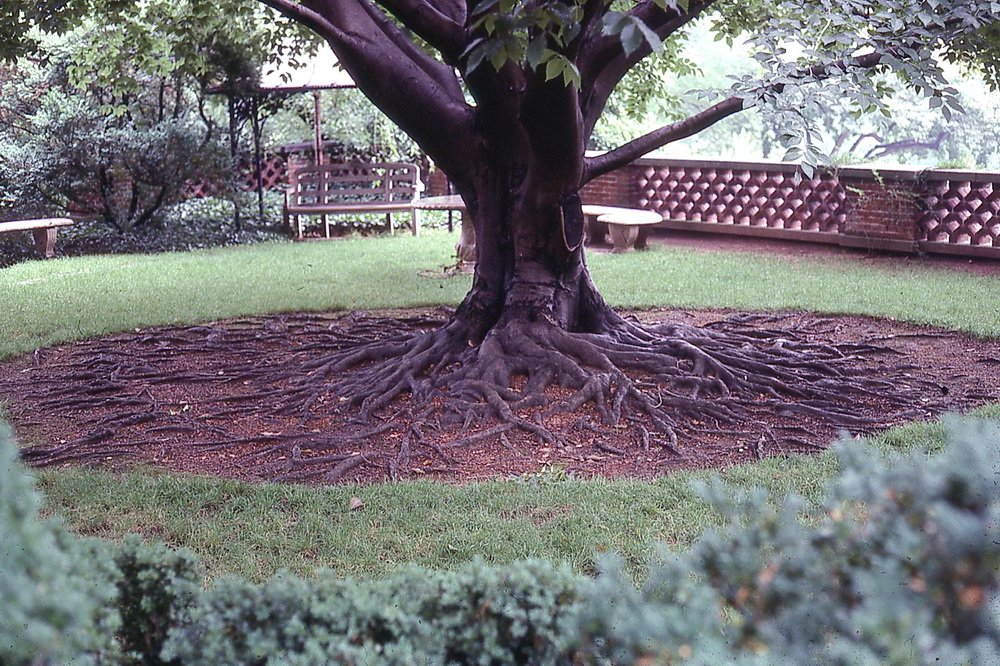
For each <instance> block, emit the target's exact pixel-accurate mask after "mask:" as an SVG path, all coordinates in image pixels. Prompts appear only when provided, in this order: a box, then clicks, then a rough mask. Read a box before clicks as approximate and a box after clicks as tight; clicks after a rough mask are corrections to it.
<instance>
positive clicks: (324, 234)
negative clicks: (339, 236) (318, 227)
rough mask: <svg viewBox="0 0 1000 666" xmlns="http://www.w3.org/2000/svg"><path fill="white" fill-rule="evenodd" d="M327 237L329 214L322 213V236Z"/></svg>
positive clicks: (328, 234)
mask: <svg viewBox="0 0 1000 666" xmlns="http://www.w3.org/2000/svg"><path fill="white" fill-rule="evenodd" d="M329 237H330V216H329V215H324V216H323V238H329Z"/></svg>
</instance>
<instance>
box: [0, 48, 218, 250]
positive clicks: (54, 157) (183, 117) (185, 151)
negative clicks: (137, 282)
mask: <svg viewBox="0 0 1000 666" xmlns="http://www.w3.org/2000/svg"><path fill="white" fill-rule="evenodd" d="M77 48H78V47H77V45H76V43H75V41H74V38H72V37H71V38H68V39H67V40H66V42H65V43H63V44H56V45H52V46H51V48H50V51H49V53H48V55H47V59H46V61H45V62H46V65H45V66H44V67H42V66H38V65H34V64H30V63H27V62H21V63H19V64H18V65H17V66H16V67H15V68H12V72H13V74H12V75H10V74H9V75H8V76H9V79H8V81H7V82H6V85H3V86H0V89H2V90H3V95H2V96H0V129H3V131H2V132H0V184H2V185H4V187H2V188H0V189H2V190H3V194H2V197H3V200H0V208H5V209H6V213H5V214H7V215H10V216H15V217H28V216H42V215H46V214H58V215H65V214H66V211H67V209H73V210H74V211H76V212H77V213H80V214H83V215H86V216H92V217H96V218H97V219H100V220H102V221H103V222H104V223H106V224H108V225H110V226H112V227H114V228H115V229H116V230H118V231H120V232H121V231H128V230H131V229H133V228H141V227H145V226H150V225H151V224H153V223H154V222H157V221H162V212H163V210H164V208H165V207H166V206H169V205H170V204H172V203H175V202H177V201H180V200H182V199H183V198H184V197H185V196H186V195H187V191H188V187H189V183H190V182H192V181H194V180H197V179H209V180H213V181H217V182H226V181H227V180H231V177H230V175H229V174H231V162H230V160H229V157H228V153H227V151H226V150H225V148H224V145H223V143H222V140H221V132H220V131H219V130H218V128H217V127H216V123H215V122H214V121H213V120H211V118H210V116H209V115H207V114H206V113H205V109H204V99H203V94H202V93H201V92H200V90H199V89H198V87H197V86H196V85H195V84H194V82H192V81H190V80H188V79H185V78H184V77H181V76H179V75H178V76H174V77H164V76H161V75H158V74H156V73H144V72H136V73H135V77H134V78H135V81H136V86H137V87H136V90H134V91H130V92H129V93H128V94H125V93H118V92H116V91H114V90H111V89H104V88H101V87H100V86H99V85H97V84H96V83H93V82H90V83H88V85H87V86H86V87H84V86H83V85H82V84H78V83H76V82H74V80H73V77H72V76H71V75H70V73H69V72H70V70H71V69H72V68H73V67H75V66H77V65H76V64H75V63H76V60H77V58H76V50H75V49H77ZM77 78H80V77H77ZM82 80H85V81H90V78H89V77H86V76H83V77H82Z"/></svg>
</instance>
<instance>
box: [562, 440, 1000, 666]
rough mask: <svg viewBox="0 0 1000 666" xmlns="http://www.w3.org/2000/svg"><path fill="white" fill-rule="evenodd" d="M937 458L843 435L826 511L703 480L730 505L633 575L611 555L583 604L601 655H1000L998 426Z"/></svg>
mask: <svg viewBox="0 0 1000 666" xmlns="http://www.w3.org/2000/svg"><path fill="white" fill-rule="evenodd" d="M948 431H949V433H950V437H949V440H950V442H949V445H948V446H947V447H946V448H945V450H944V452H943V453H941V454H939V455H938V456H936V457H935V458H934V459H933V460H928V459H927V458H926V457H925V456H924V455H922V454H919V453H913V454H910V455H909V456H905V457H902V456H898V457H892V458H888V459H886V458H882V457H879V456H876V455H872V451H871V449H870V448H868V447H865V446H863V445H861V444H858V443H853V442H852V443H847V444H844V445H841V446H840V447H839V448H838V452H839V453H838V455H839V458H840V463H841V468H842V472H841V474H840V476H839V478H838V479H836V480H835V481H834V482H833V483H832V484H831V485H830V487H829V490H828V493H827V497H826V500H825V502H824V503H823V505H822V507H821V508H820V509H818V510H812V511H810V510H807V508H806V503H805V501H804V500H803V499H801V498H798V497H794V496H792V497H786V498H784V499H782V500H780V501H778V500H774V499H772V498H769V497H768V496H767V495H766V494H765V493H763V492H761V491H740V492H734V491H733V490H731V489H728V488H726V487H725V486H724V485H722V484H720V483H714V484H710V485H707V486H706V487H704V488H703V489H702V491H703V492H704V493H705V495H706V496H707V497H708V498H709V499H710V500H711V501H712V502H713V504H714V505H715V507H716V508H717V509H718V510H719V511H720V512H721V513H722V515H723V516H724V518H725V525H724V526H723V527H722V528H720V529H717V530H711V531H709V532H707V533H705V534H704V535H703V536H702V537H701V538H700V539H699V540H698V541H697V542H696V543H695V544H694V545H693V547H692V548H691V549H690V550H689V551H686V552H684V553H680V554H676V555H672V556H665V557H664V558H663V560H662V562H660V563H659V564H657V565H655V566H654V567H652V568H651V570H650V572H649V578H648V581H647V582H646V583H645V584H644V585H643V586H642V587H641V588H638V589H637V588H636V587H635V586H634V585H633V583H632V581H631V580H630V579H629V578H628V576H626V575H625V574H624V573H623V569H622V566H621V564H620V562H617V561H614V560H611V561H607V562H605V563H604V571H603V574H602V575H601V576H599V577H598V579H597V580H596V581H595V583H594V585H592V586H588V587H586V588H585V590H584V592H583V593H582V600H581V604H580V607H581V609H582V611H581V617H580V630H581V635H582V636H583V637H584V640H583V642H582V643H581V649H582V650H583V651H584V652H586V653H587V654H588V655H589V656H588V659H589V660H590V661H592V662H594V663H638V662H642V661H644V660H645V661H648V662H650V663H666V664H672V663H682V662H685V661H688V660H690V663H699V664H700V663H734V664H758V663H759V664H778V663H781V664H786V663H787V664H806V663H820V664H845V665H846V664H871V665H872V666H874V665H876V664H878V665H899V666H911V665H915V664H974V665H982V666H987V665H990V664H1000V594H998V578H1000V427H998V425H997V424H996V423H986V422H980V423H966V424H964V425H962V426H959V425H958V424H957V423H952V424H950V426H949V428H948Z"/></svg>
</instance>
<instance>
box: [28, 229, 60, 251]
mask: <svg viewBox="0 0 1000 666" xmlns="http://www.w3.org/2000/svg"><path fill="white" fill-rule="evenodd" d="M58 233H59V230H58V229H56V228H55V227H50V228H48V229H32V230H31V235H32V236H34V237H35V251H36V252H37V253H38V256H40V257H44V258H45V259H51V258H52V257H54V256H56V235H57V234H58Z"/></svg>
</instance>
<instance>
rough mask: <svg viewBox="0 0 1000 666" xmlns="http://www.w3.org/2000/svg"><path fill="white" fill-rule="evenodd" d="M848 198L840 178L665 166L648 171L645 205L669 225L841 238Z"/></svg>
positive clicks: (642, 190)
mask: <svg viewBox="0 0 1000 666" xmlns="http://www.w3.org/2000/svg"><path fill="white" fill-rule="evenodd" d="M846 199H847V197H846V194H845V192H844V190H843V188H842V187H841V186H840V183H839V182H838V180H837V178H836V176H833V175H824V176H818V177H816V178H813V179H805V178H799V179H796V176H795V174H793V173H786V172H783V171H779V170H771V169H768V168H767V167H766V165H761V168H759V169H747V168H706V167H698V166H677V165H662V166H650V167H647V168H646V169H645V170H643V172H642V175H641V176H640V180H639V205H640V206H642V207H643V208H648V209H649V210H653V211H656V212H657V213H659V214H660V215H662V216H663V217H664V219H667V220H680V221H689V222H711V223H716V224H726V225H742V226H750V227H763V228H772V229H785V230H795V231H820V232H829V233H838V232H839V231H840V228H841V226H842V225H843V223H844V220H845V219H846V217H847V213H846Z"/></svg>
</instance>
